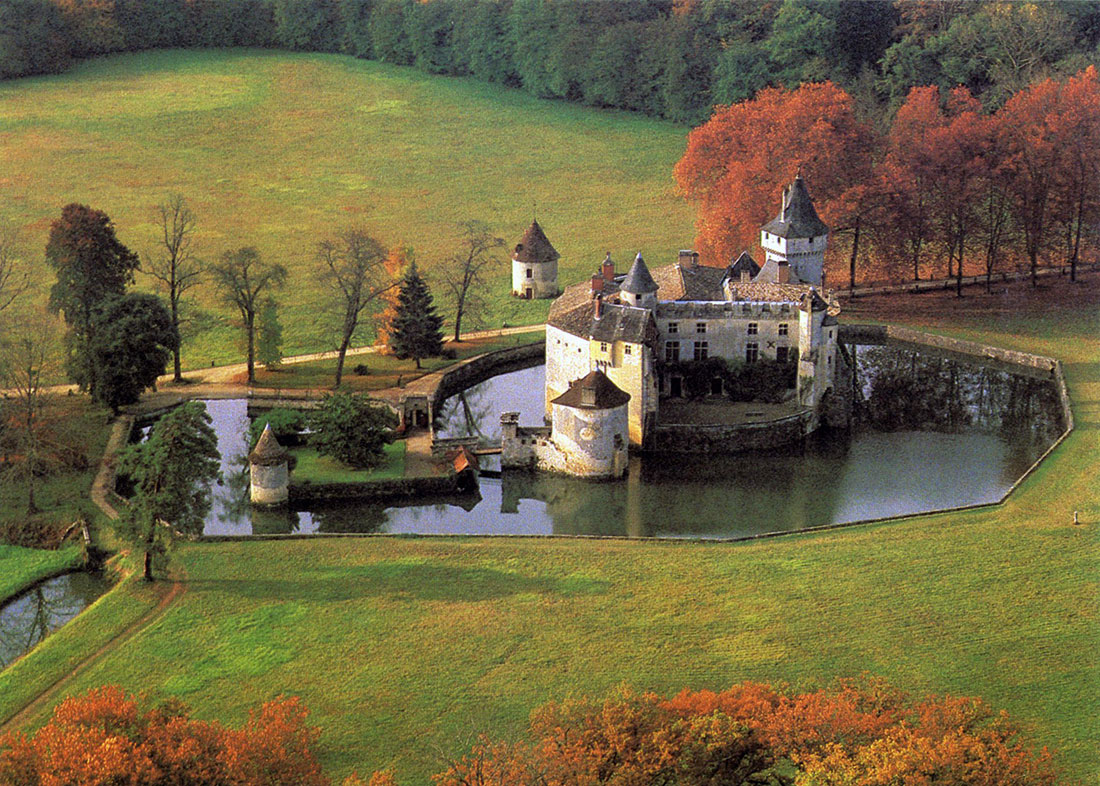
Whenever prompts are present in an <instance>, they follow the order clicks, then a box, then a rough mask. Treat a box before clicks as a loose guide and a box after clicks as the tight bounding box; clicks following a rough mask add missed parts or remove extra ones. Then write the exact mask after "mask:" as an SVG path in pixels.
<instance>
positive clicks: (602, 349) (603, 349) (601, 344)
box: [600, 341, 607, 352]
mask: <svg viewBox="0 0 1100 786" xmlns="http://www.w3.org/2000/svg"><path fill="white" fill-rule="evenodd" d="M600 352H607V344H605V343H604V342H602V341H601V342H600Z"/></svg>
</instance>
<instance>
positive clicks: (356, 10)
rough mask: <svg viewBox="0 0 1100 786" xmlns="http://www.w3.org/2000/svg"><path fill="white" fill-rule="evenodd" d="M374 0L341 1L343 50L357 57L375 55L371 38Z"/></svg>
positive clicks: (366, 57)
mask: <svg viewBox="0 0 1100 786" xmlns="http://www.w3.org/2000/svg"><path fill="white" fill-rule="evenodd" d="M373 5H374V2H373V0H343V2H342V3H340V23H341V24H342V25H343V30H344V32H343V39H342V46H341V51H343V52H346V53H347V54H349V55H354V56H355V57H361V58H364V59H370V58H372V57H374V47H373V46H372V45H371V38H370V18H371V8H372V7H373Z"/></svg>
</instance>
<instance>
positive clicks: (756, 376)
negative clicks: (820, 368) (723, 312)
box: [658, 353, 798, 404]
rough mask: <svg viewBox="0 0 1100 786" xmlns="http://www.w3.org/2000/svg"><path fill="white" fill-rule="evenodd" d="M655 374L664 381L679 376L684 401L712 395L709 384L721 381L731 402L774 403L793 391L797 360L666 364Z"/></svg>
mask: <svg viewBox="0 0 1100 786" xmlns="http://www.w3.org/2000/svg"><path fill="white" fill-rule="evenodd" d="M658 371H659V373H660V374H661V375H662V377H663V378H668V377H669V376H678V377H680V378H681V379H682V380H683V393H684V397H685V398H689V399H701V398H705V397H706V396H709V395H711V383H712V382H713V381H714V380H716V379H721V380H722V386H723V388H724V389H725V392H726V395H727V396H728V397H729V399H730V400H731V401H761V402H765V403H769V404H777V403H779V402H781V401H783V400H784V399H785V398H786V397H787V396H788V393H789V391H790V390H792V389H793V388H794V385H795V377H796V376H797V373H798V358H797V356H796V354H795V353H792V355H791V358H790V359H789V360H788V361H787V362H785V363H780V362H778V361H775V360H770V359H768V358H760V359H759V360H757V361H756V362H755V363H742V362H740V361H732V360H726V359H725V358H718V357H714V358H707V359H706V360H681V361H678V362H675V363H672V362H667V361H665V362H661V363H660V364H658Z"/></svg>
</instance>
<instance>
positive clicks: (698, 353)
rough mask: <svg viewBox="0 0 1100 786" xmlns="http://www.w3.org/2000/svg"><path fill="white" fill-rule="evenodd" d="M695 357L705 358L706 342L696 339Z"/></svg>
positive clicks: (698, 358)
mask: <svg viewBox="0 0 1100 786" xmlns="http://www.w3.org/2000/svg"><path fill="white" fill-rule="evenodd" d="M695 359H696V360H706V359H707V342H706V341H696V342H695Z"/></svg>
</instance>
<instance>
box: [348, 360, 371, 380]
mask: <svg viewBox="0 0 1100 786" xmlns="http://www.w3.org/2000/svg"><path fill="white" fill-rule="evenodd" d="M352 371H354V372H355V375H356V376H357V377H365V376H366V375H367V374H369V373H370V367H369V366H368V365H367V364H366V363H356V364H355V368H353V369H352Z"/></svg>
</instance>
